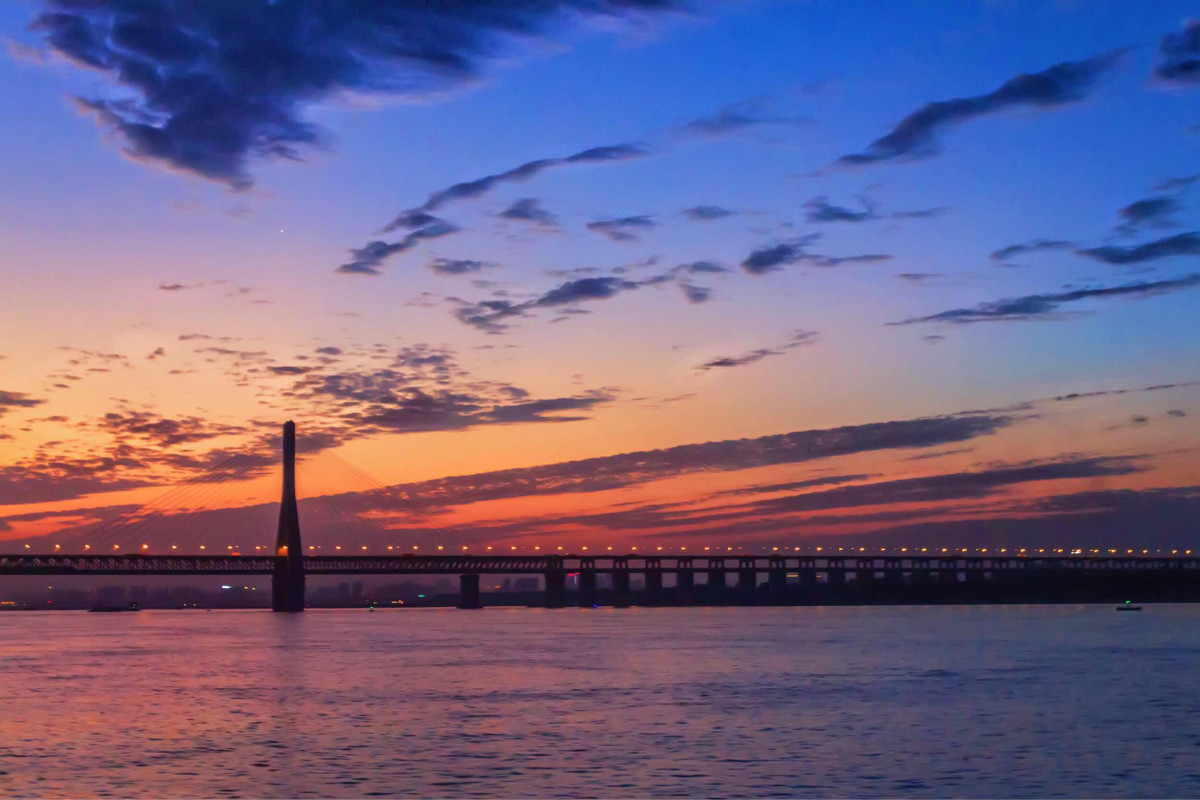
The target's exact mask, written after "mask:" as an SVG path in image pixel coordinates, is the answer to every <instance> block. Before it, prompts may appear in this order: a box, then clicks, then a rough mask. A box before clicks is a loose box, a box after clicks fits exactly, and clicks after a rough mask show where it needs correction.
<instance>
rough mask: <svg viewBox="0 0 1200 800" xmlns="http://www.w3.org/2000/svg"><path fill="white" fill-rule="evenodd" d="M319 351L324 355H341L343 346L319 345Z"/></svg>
mask: <svg viewBox="0 0 1200 800" xmlns="http://www.w3.org/2000/svg"><path fill="white" fill-rule="evenodd" d="M317 352H318V353H320V354H321V355H323V356H340V355H341V354H342V348H340V347H318V348H317Z"/></svg>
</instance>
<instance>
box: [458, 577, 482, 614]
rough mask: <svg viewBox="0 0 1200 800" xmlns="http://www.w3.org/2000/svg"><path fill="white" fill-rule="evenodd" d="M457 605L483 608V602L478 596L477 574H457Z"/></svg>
mask: <svg viewBox="0 0 1200 800" xmlns="http://www.w3.org/2000/svg"><path fill="white" fill-rule="evenodd" d="M458 607H459V608H483V602H482V600H481V599H480V597H479V576H478V575H459V576H458Z"/></svg>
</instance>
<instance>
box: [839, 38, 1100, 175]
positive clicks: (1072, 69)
mask: <svg viewBox="0 0 1200 800" xmlns="http://www.w3.org/2000/svg"><path fill="white" fill-rule="evenodd" d="M1119 57H1120V53H1106V54H1104V55H1100V56H1096V57H1094V58H1089V59H1086V60H1084V61H1064V62H1062V63H1061V64H1055V65H1054V66H1052V67H1050V68H1049V69H1046V70H1043V71H1042V72H1037V73H1033V74H1024V75H1018V76H1016V77H1015V78H1011V79H1010V80H1008V81H1007V82H1005V83H1004V85H1002V86H1001V87H999V88H998V89H996V90H994V91H992V92H989V93H987V94H982V95H975V96H974V97H960V98H955V99H953V100H941V101H938V102H934V103H926V104H925V105H923V106H921V107H920V108H919V109H917V110H916V111H914V112H913V113H912V114H909V115H908V116H907V117H905V118H904V119H902V120H901V121H900V122H899V123H898V124H897V125H896V127H895V128H893V129H892V131H891V132H890V133H888V134H887V135H886V136H883V137H881V138H879V139H876V140H875V141H874V142H872V143H871V145H870V147H868V148H867V150H866V151H865V152H861V153H851V154H849V155H845V156H842V157H841V158H839V159H838V160H837V163H838V164H840V165H842V166H862V165H866V164H875V163H880V162H885V161H894V160H915V159H920V158H928V157H930V156H933V155H935V154H936V153H937V152H938V140H937V136H938V134H939V133H940V132H942V131H943V130H945V129H946V128H948V127H950V126H952V125H956V124H960V123H963V122H967V121H969V120H971V119H974V118H976V117H981V116H984V115H986V114H994V113H996V112H998V111H1003V110H1005V109H1009V108H1016V107H1020V106H1033V107H1034V108H1041V109H1049V108H1055V107H1058V106H1063V105H1067V104H1070V103H1077V102H1079V101H1081V100H1083V99H1084V98H1085V97H1087V94H1088V92H1089V91H1090V90H1091V88H1092V87H1093V85H1094V84H1095V83H1096V81H1097V79H1098V78H1099V77H1100V76H1101V75H1103V74H1104V73H1105V72H1107V71H1108V70H1110V69H1112V68H1113V67H1114V66H1115V65H1116V64H1117V62H1118V60H1119Z"/></svg>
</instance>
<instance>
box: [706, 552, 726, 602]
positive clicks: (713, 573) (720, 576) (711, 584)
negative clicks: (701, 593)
mask: <svg viewBox="0 0 1200 800" xmlns="http://www.w3.org/2000/svg"><path fill="white" fill-rule="evenodd" d="M725 588H726V587H725V563H724V562H722V561H717V560H716V559H710V560H709V562H708V591H709V592H710V593H711V592H717V593H719V594H724V592H725Z"/></svg>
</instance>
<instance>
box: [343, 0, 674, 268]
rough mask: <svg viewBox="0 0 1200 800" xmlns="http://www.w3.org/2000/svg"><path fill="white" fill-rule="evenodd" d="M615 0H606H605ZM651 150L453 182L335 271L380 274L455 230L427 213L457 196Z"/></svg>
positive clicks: (595, 153)
mask: <svg viewBox="0 0 1200 800" xmlns="http://www.w3.org/2000/svg"><path fill="white" fill-rule="evenodd" d="M615 1H616V0H605V2H615ZM621 2H624V0H621ZM657 2H658V0H633V5H634V6H637V5H641V4H642V3H657ZM650 154H651V151H650V150H649V149H648V148H646V147H643V146H642V145H637V144H629V143H624V144H616V145H604V146H601V147H591V148H588V149H587V150H581V151H580V152H578V153H575V154H574V155H570V156H566V157H565V158H543V159H538V160H536V161H527V162H525V163H524V164H521V165H520V166H518V167H514V168H513V169H510V170H506V171H505V172H499V173H496V174H494V175H485V176H484V177H482V178H476V179H474V180H471V181H464V182H462V183H456V184H454V185H453V186H449V187H447V188H445V189H440V190H438V191H436V192H434V193H432V194H431V195H429V198H428V199H427V200H426V201H425V203H424V204H423V205H421V206H418V207H416V208H410V209H408V210H407V211H402V212H400V213H399V214H397V215H396V217H395V218H394V219H393V220H392V221H391V222H390V223H388V224H387V226H385V227H384V232H385V233H386V232H391V231H394V230H397V229H406V230H409V231H410V232H409V233H408V234H407V235H405V236H404V237H403V238H401V239H399V240H397V241H395V242H385V241H382V240H375V241H371V242H367V244H365V245H363V246H362V247H356V248H351V250H350V255H351V260H350V261H349V262H347V263H345V264H342V265H341V266H340V267H338V268H337V270H336V271H337V272H341V273H345V274H351V275H379V274H380V269H379V268H380V267H381V266H382V265H383V262H385V261H386V260H388V259H389V258H391V257H392V256H394V255H396V254H397V253H403V252H405V251H406V250H411V249H412V248H414V247H416V246H417V245H418V244H420V243H421V241H422V240H424V239H436V238H440V237H442V236H449V235H450V234H453V233H457V232H458V231H459V228H458V226H456V225H454V224H453V223H450V222H446V221H445V220H442V219H439V218H438V217H435V216H433V214H431V213H430V212H432V211H435V210H437V209H438V208H441V207H442V206H443V205H445V204H447V203H450V202H453V201H456V200H468V199H474V198H476V197H479V196H481V195H483V194H486V193H487V192H489V191H491V190H492V189H493V188H495V187H496V186H497V185H499V184H502V183H523V182H525V181H528V180H529V179H530V178H533V177H534V176H536V175H539V174H541V173H542V172H545V171H546V170H548V169H553V168H557V167H564V166H571V165H578V164H604V163H609V162H616V161H629V160H632V159H637V158H645V157H647V156H649V155H650ZM521 202H522V201H518V202H517V203H516V204H514V207H518V208H517V212H516V213H518V214H519V213H521V211H522V208H520V207H519V206H520V203H521ZM512 208H513V207H510V208H509V209H508V210H509V211H511V210H512ZM524 210H525V211H526V212H527V213H533V212H534V210H535V209H534V208H533V207H531V206H526V207H525V209H524Z"/></svg>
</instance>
